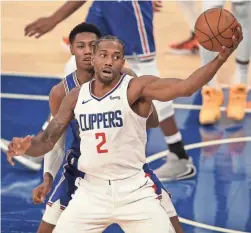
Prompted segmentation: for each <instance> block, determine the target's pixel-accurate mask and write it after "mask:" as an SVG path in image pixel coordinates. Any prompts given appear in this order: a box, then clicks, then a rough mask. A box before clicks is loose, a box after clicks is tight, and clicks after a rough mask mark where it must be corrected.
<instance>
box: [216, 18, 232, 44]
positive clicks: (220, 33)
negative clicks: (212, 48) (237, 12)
mask: <svg viewBox="0 0 251 233" xmlns="http://www.w3.org/2000/svg"><path fill="white" fill-rule="evenodd" d="M235 21H236V19H235V18H234V21H233V22H232V23H231V24H230V25H229V26H228V28H227V29H229V28H230V27H231V26H232V25H233V24H234V22H235ZM227 29H225V30H227ZM217 30H218V32H219V35H220V36H221V37H222V38H224V39H232V37H230V38H229V37H224V36H222V33H224V32H225V30H224V31H222V32H220V31H219V28H218V26H217Z"/></svg>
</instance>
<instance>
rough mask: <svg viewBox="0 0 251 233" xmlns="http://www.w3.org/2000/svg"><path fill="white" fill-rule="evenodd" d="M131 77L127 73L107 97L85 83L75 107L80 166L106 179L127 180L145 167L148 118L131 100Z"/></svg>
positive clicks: (90, 83) (80, 168)
mask: <svg viewBox="0 0 251 233" xmlns="http://www.w3.org/2000/svg"><path fill="white" fill-rule="evenodd" d="M131 79H132V77H131V76H128V75H123V76H122V77H121V79H120V81H119V82H118V84H117V85H116V86H115V87H114V88H113V89H112V90H111V91H110V92H108V93H107V94H106V95H105V96H103V97H102V98H98V97H96V96H94V95H93V94H92V93H91V85H92V82H93V81H90V82H88V83H85V84H83V85H82V87H81V90H80V92H79V97H78V101H77V104H76V107H75V110H74V113H75V117H76V119H77V121H78V123H79V132H80V138H81V143H80V150H81V156H80V158H79V161H78V169H79V170H80V171H83V172H85V173H86V174H89V175H92V176H96V177H99V178H102V179H104V180H117V179H124V178H128V177H130V176H133V175H135V174H136V173H137V172H139V171H140V170H142V168H143V165H144V163H145V160H146V156H145V147H146V141H147V135H146V120H147V118H143V117H141V116H139V115H137V114H136V113H135V112H134V111H133V110H132V109H131V107H130V105H129V103H128V99H127V88H128V84H129V82H130V80H131Z"/></svg>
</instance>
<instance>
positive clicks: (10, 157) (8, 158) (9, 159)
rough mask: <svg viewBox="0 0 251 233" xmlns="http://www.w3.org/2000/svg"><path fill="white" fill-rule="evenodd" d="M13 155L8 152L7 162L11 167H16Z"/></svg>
mask: <svg viewBox="0 0 251 233" xmlns="http://www.w3.org/2000/svg"><path fill="white" fill-rule="evenodd" d="M13 156H14V155H13V153H12V152H9V151H8V152H7V161H8V163H9V164H10V165H11V166H15V163H14V162H13Z"/></svg>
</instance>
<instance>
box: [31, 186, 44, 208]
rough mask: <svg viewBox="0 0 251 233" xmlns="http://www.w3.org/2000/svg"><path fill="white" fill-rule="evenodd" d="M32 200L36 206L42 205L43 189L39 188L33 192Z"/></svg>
mask: <svg viewBox="0 0 251 233" xmlns="http://www.w3.org/2000/svg"><path fill="white" fill-rule="evenodd" d="M32 199H33V203H34V204H40V203H42V201H41V189H40V187H37V188H35V189H33V191H32Z"/></svg>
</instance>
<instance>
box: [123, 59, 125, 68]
mask: <svg viewBox="0 0 251 233" xmlns="http://www.w3.org/2000/svg"><path fill="white" fill-rule="evenodd" d="M124 66H125V58H123V64H122V67H124Z"/></svg>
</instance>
